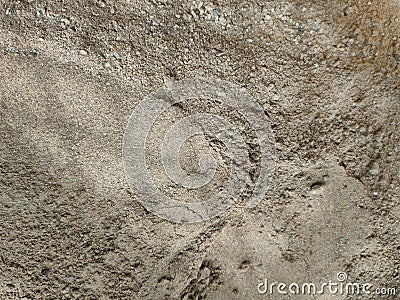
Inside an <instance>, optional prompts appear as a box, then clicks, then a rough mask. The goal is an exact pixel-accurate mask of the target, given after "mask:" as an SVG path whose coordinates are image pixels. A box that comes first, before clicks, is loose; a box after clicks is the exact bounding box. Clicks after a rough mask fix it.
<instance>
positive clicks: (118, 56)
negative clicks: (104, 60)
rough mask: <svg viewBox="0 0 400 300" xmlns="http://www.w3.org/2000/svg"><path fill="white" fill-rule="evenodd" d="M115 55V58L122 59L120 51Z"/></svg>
mask: <svg viewBox="0 0 400 300" xmlns="http://www.w3.org/2000/svg"><path fill="white" fill-rule="evenodd" d="M113 56H114V58H115V59H121V56H120V55H119V54H118V53H114V55H113Z"/></svg>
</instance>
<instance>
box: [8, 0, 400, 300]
mask: <svg viewBox="0 0 400 300" xmlns="http://www.w3.org/2000/svg"><path fill="white" fill-rule="evenodd" d="M399 21H400V3H399V2H398V1H390V2H387V1H370V2H366V1H358V0H348V1H344V0H341V1H339V0H333V1H327V2H325V1H303V0H290V1H289V0H288V1H229V0H223V1H210V2H200V1H193V2H192V1H168V0H151V1H150V0H149V1H147V0H146V1H139V0H125V1H123V0H116V1H111V0H107V1H94V0H88V1H83V0H78V1H40V0H28V1H4V0H0V97H1V98H0V108H1V109H0V137H1V139H0V200H1V201H0V222H1V223H0V224H1V226H0V242H1V243H0V271H1V272H0V299H222V300H224V299H311V298H312V299H400V298H399V297H400V296H399V294H400V284H399V282H400V239H399V235H400V225H399V219H400V205H399V196H400V190H399V178H400V176H399V175H400V165H399V158H400V157H399V156H400V155H399V145H400V119H399V113H400V87H399V83H400V80H399V65H400V48H399V47H400V35H399V32H400V28H399V24H400V23H399ZM198 76H203V77H215V78H220V79H223V80H226V81H230V82H233V83H235V84H237V85H239V86H241V87H243V88H245V89H246V90H247V91H248V92H249V93H250V94H251V95H252V96H253V97H254V98H255V99H257V102H258V103H259V104H260V105H261V106H262V108H263V109H264V112H265V114H266V115H267V116H268V117H269V119H270V122H271V127H272V130H273V131H274V134H275V142H276V149H277V157H278V159H277V161H276V170H275V172H274V176H273V178H272V181H271V184H270V188H269V190H268V193H267V195H266V196H265V198H264V200H263V201H262V202H261V203H260V204H259V205H258V206H256V207H255V208H253V209H246V208H243V207H242V206H240V205H234V206H233V207H231V208H230V209H229V210H227V211H226V212H224V213H222V214H221V215H220V216H218V217H215V218H212V219H210V220H207V221H205V222H201V223H196V224H176V223H171V222H169V221H167V220H163V219H161V218H159V217H157V216H155V215H153V214H151V213H149V212H148V211H146V210H145V209H144V208H143V206H142V205H141V204H140V203H139V201H138V199H137V197H136V195H135V190H133V189H131V188H130V187H129V186H128V184H127V182H126V179H125V174H124V169H123V163H122V154H121V153H122V152H121V150H122V140H123V135H124V130H125V128H126V125H127V123H128V120H129V117H130V115H131V114H132V112H133V111H134V109H135V107H136V106H137V105H138V103H140V101H141V100H142V99H143V98H144V97H145V96H146V95H148V94H149V93H150V92H152V91H154V90H156V89H158V88H159V87H161V86H163V85H164V84H168V83H171V82H175V81H177V80H181V79H184V78H190V77H198ZM200 102H201V101H200ZM200 102H199V103H197V104H196V107H195V108H192V107H190V105H189V104H185V105H182V106H179V107H177V108H174V109H173V110H171V111H170V112H169V117H168V118H167V119H166V121H165V123H162V122H161V121H160V122H161V123H159V124H158V125H157V124H156V125H155V126H156V127H155V131H154V132H155V133H154V137H152V138H151V139H150V148H149V149H148V152H149V153H150V154H152V153H153V152H154V153H156V152H157V150H158V148H157V141H158V140H157V135H156V133H157V126H158V128H163V126H164V125H165V124H170V123H171V121H173V120H175V119H176V118H179V117H180V116H182V115H185V114H188V113H190V112H192V109H194V110H197V111H201V109H202V107H203V108H204V109H205V107H207V108H208V109H210V108H211V109H212V110H215V111H216V113H218V110H220V109H222V108H220V107H219V106H218V105H217V104H216V103H211V104H210V103H200ZM221 115H223V113H222V112H221ZM204 147H211V148H212V149H215V145H213V144H212V143H209V141H208V140H207V139H199V140H197V141H196V140H195V141H193V145H192V146H191V147H189V148H188V150H187V155H185V156H184V157H183V158H182V159H183V165H185V166H186V168H188V169H190V168H191V167H193V166H194V165H196V166H197V162H196V161H197V158H198V155H199V151H200V150H201V149H203V148H204ZM199 149H200V150H199ZM255 150H257V148H255ZM220 162H222V163H223V159H221V160H220ZM193 170H194V172H195V171H196V168H194V169H193ZM153 172H154V175H155V176H156V175H157V174H159V170H158V169H157V168H154V169H153ZM221 172H222V174H223V170H222V171H221ZM160 174H161V175H160V176H161V177H160V178H161V179H160V180H162V178H164V177H165V176H166V175H165V174H162V172H161V173H160ZM162 176H164V177H162ZM221 178H223V176H221ZM221 180H222V179H221ZM217 181H218V180H217ZM221 182H222V181H221ZM218 184H219V182H216V185H217V186H218ZM160 187H161V188H162V186H161V185H160ZM169 192H170V194H171V195H172V196H174V195H175V196H177V197H178V198H180V199H181V200H188V199H189V200H190V199H191V198H196V197H197V196H198V197H200V198H201V197H206V196H207V195H209V194H212V192H213V191H212V189H207V190H202V191H200V192H199V194H193V193H191V192H188V191H182V190H181V189H177V190H172V191H169ZM193 195H195V197H194V196H193ZM339 272H345V273H346V274H347V276H348V281H351V282H359V283H370V284H371V285H373V286H374V287H375V288H396V289H397V291H396V292H397V295H386V296H378V295H376V294H373V293H372V294H371V295H362V296H360V295H358V296H356V295H345V294H342V295H340V294H338V293H337V294H329V293H325V294H321V295H315V296H310V295H279V294H277V293H276V292H275V294H273V295H270V294H260V293H259V292H258V291H257V287H258V285H259V283H262V282H264V279H265V278H267V279H268V280H269V281H275V282H283V283H287V284H289V283H292V282H294V283H303V282H314V283H316V284H320V283H323V282H329V280H333V281H334V280H336V281H337V274H338V273H339ZM372 290H374V291H375V289H372ZM13 295H14V296H13ZM12 297H14V298H12Z"/></svg>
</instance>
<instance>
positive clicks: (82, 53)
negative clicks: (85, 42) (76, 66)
mask: <svg viewBox="0 0 400 300" xmlns="http://www.w3.org/2000/svg"><path fill="white" fill-rule="evenodd" d="M79 54H80V55H87V54H88V53H87V51H86V50H79Z"/></svg>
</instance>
